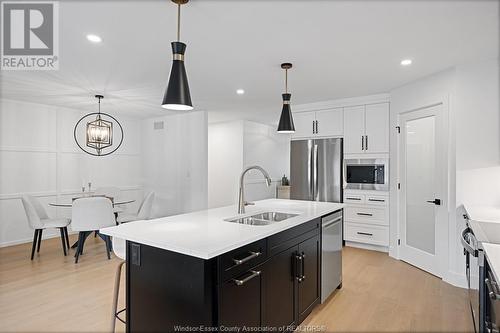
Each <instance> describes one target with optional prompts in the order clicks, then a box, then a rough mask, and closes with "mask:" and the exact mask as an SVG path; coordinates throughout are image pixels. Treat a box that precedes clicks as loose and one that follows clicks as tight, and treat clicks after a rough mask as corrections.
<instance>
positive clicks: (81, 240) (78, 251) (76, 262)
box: [75, 231, 85, 264]
mask: <svg viewBox="0 0 500 333" xmlns="http://www.w3.org/2000/svg"><path fill="white" fill-rule="evenodd" d="M84 234H85V233H84V232H83V231H80V232H79V233H78V247H77V248H76V253H75V264H78V257H80V253H81V251H82V246H83V235H84Z"/></svg>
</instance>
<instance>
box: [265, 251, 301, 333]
mask: <svg viewBox="0 0 500 333" xmlns="http://www.w3.org/2000/svg"><path fill="white" fill-rule="evenodd" d="M296 255H297V246H293V247H291V248H289V249H287V250H285V251H283V252H281V253H279V254H277V255H275V256H273V257H272V258H271V259H270V260H269V261H267V262H266V264H265V271H266V279H265V283H266V290H267V292H266V294H265V296H264V297H265V303H264V304H265V306H264V308H265V314H264V325H263V326H269V327H277V328H279V327H286V326H289V325H293V324H294V322H295V307H294V286H295V283H294V282H295V270H296V268H295V267H294V264H295V261H294V259H295V256H296Z"/></svg>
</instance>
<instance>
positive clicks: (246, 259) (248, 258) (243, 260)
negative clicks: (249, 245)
mask: <svg viewBox="0 0 500 333" xmlns="http://www.w3.org/2000/svg"><path fill="white" fill-rule="evenodd" d="M261 254H262V253H261V252H253V251H250V255H249V256H247V257H245V258H243V259H235V258H233V262H234V263H235V264H236V265H241V264H243V263H246V262H247V261H249V260H252V259H253V258H257V257H258V256H260V255H261Z"/></svg>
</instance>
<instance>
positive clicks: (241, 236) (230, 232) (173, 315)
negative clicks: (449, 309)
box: [101, 199, 344, 332]
mask: <svg viewBox="0 0 500 333" xmlns="http://www.w3.org/2000/svg"><path fill="white" fill-rule="evenodd" d="M343 207H344V205H343V204H337V203H325V202H312V201H297V200H279V199H269V200H262V201H258V202H256V205H255V206H252V207H249V208H247V213H246V214H245V215H243V216H251V215H255V214H257V213H262V212H279V213H287V214H293V215H294V216H292V217H290V218H288V219H285V220H282V221H278V222H272V223H268V224H265V225H248V224H241V223H235V222H228V221H227V220H228V219H229V220H230V219H233V218H236V217H239V216H238V215H237V214H235V212H236V207H234V206H228V207H222V208H216V209H209V210H204V211H199V212H194V213H189V214H183V215H177V216H170V217H165V218H159V219H154V220H149V221H137V222H131V223H126V224H122V225H120V226H117V227H111V228H106V229H102V230H101V232H102V233H103V234H106V235H109V236H112V237H118V238H122V239H125V240H127V273H126V274H127V275H126V277H127V279H126V280H127V283H126V292H127V296H126V299H127V301H126V304H127V310H126V313H127V314H126V317H127V331H128V332H173V331H179V332H182V331H191V332H192V331H210V330H216V329H220V330H221V331H222V330H226V331H231V330H233V331H237V330H238V329H239V330H240V331H243V329H244V328H246V329H247V330H255V329H263V330H266V329H267V330H269V331H280V330H281V331H286V330H290V331H291V330H293V328H294V327H295V326H296V325H298V324H300V323H301V322H302V321H303V320H304V319H305V317H306V316H307V315H308V314H309V313H310V312H311V311H312V309H313V308H314V307H315V306H316V305H317V304H319V301H320V286H321V281H320V280H321V237H320V234H321V218H322V217H325V216H327V215H329V214H331V213H333V212H336V211H338V210H341V209H342V208H343Z"/></svg>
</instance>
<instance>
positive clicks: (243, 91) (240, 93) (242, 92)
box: [236, 89, 245, 95]
mask: <svg viewBox="0 0 500 333" xmlns="http://www.w3.org/2000/svg"><path fill="white" fill-rule="evenodd" d="M236 93H237V94H238V95H243V94H244V93H245V90H243V89H236Z"/></svg>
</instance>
